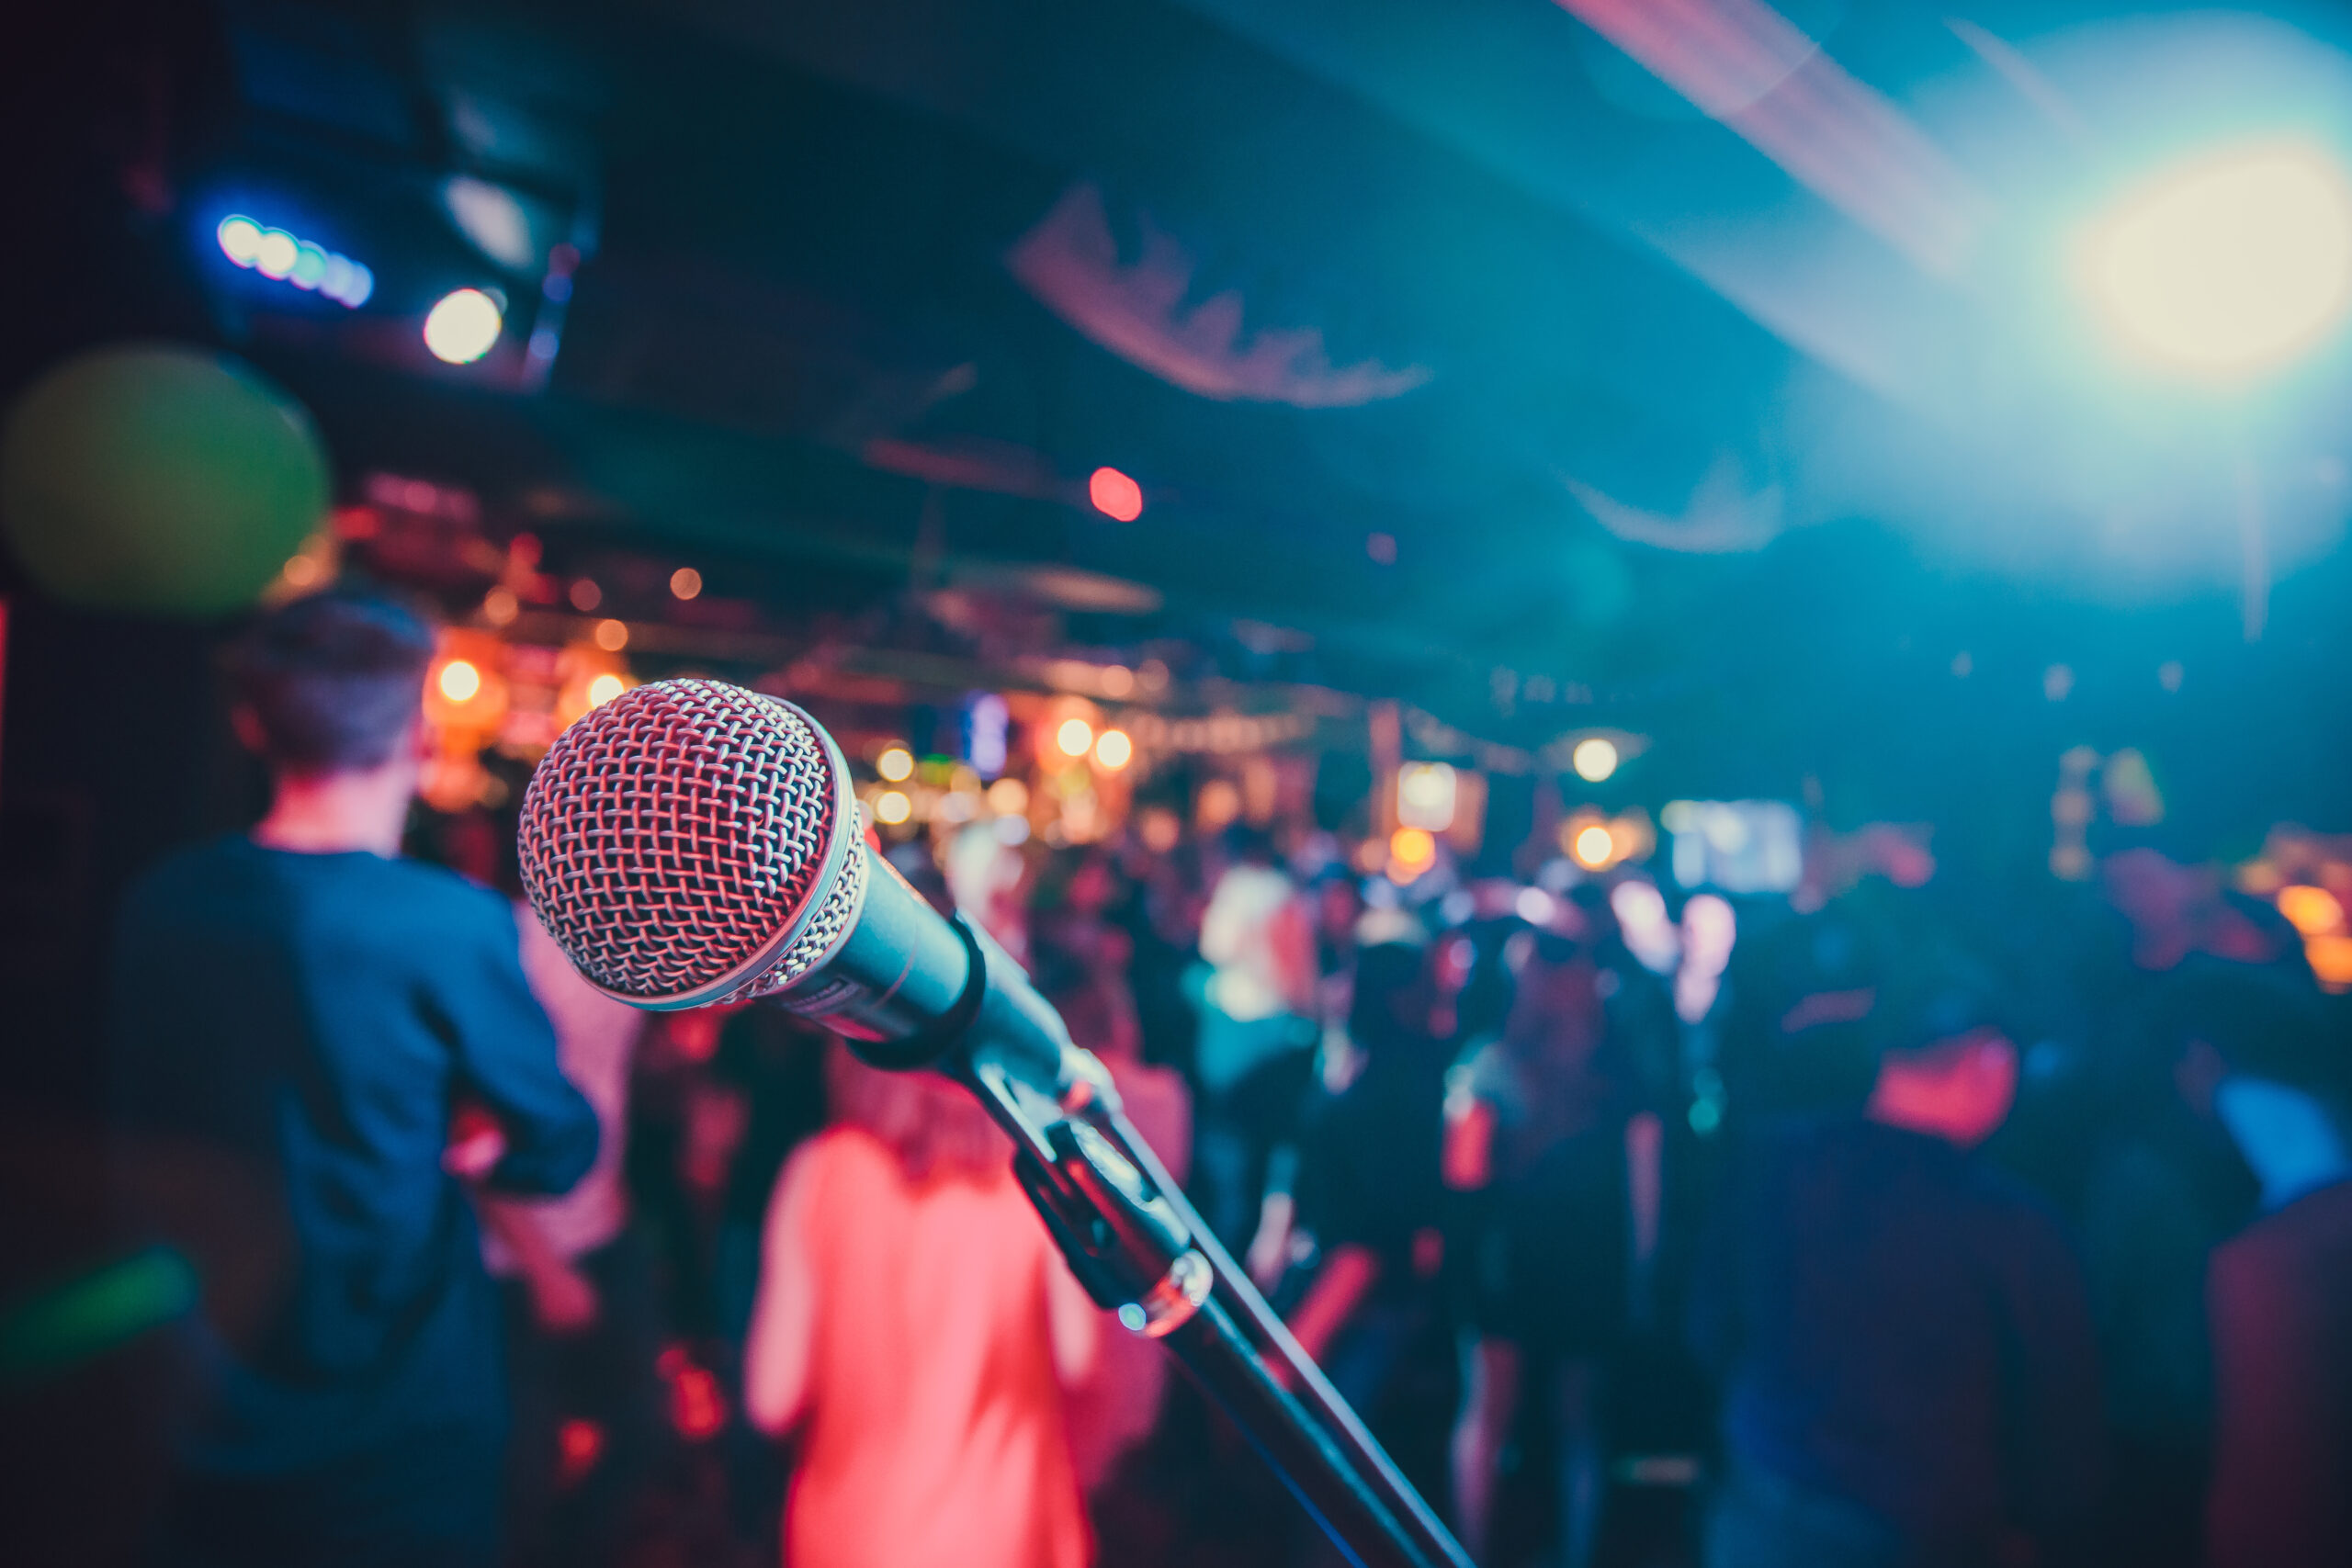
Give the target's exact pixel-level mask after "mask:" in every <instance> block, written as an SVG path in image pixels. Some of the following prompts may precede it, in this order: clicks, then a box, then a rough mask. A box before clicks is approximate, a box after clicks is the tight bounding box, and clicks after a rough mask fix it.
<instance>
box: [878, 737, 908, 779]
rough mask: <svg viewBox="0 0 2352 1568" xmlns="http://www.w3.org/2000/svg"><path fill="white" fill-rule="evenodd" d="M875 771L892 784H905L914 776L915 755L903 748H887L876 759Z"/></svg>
mask: <svg viewBox="0 0 2352 1568" xmlns="http://www.w3.org/2000/svg"><path fill="white" fill-rule="evenodd" d="M874 771H875V772H876V773H880V774H881V775H882V776H883V777H884V778H886V779H888V780H889V781H890V782H891V783H892V784H899V783H903V782H904V781H906V780H908V779H910V778H912V777H913V776H914V772H915V754H914V753H913V752H912V751H910V750H907V749H906V748H905V747H903V746H888V747H885V748H884V749H883V751H882V754H881V755H880V756H878V757H876V758H875V759H874Z"/></svg>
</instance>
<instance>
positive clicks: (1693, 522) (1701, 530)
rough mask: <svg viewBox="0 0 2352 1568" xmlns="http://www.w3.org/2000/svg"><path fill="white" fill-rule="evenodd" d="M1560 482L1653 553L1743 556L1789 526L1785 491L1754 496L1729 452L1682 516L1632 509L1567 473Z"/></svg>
mask: <svg viewBox="0 0 2352 1568" xmlns="http://www.w3.org/2000/svg"><path fill="white" fill-rule="evenodd" d="M1560 482H1561V483H1563V484H1565V485H1566V486H1567V487H1568V493H1569V494H1570V495H1573V496H1575V497H1576V498H1577V504H1578V505H1580V506H1582V507H1583V508H1584V509H1585V511H1586V512H1588V513H1590V514H1591V516H1592V520H1593V521H1594V522H1596V523H1598V524H1600V525H1601V526H1602V527H1603V528H1606V529H1608V530H1609V531H1610V532H1611V534H1614V535H1615V536H1617V537H1619V538H1621V539H1623V540H1624V541H1625V542H1626V543H1628V544H1633V545H1647V546H1649V547H1651V548H1653V549H1660V550H1676V551H1679V552H1680V553H1682V554H1684V555H1694V556H1721V555H1745V554H1748V553H1750V552H1753V551H1756V550H1760V549H1762V548H1763V547H1765V546H1767V545H1769V544H1770V543H1771V542H1772V541H1773V540H1774V539H1776V538H1778V537H1780V536H1781V531H1782V529H1783V528H1785V527H1786V526H1787V524H1786V522H1785V520H1784V517H1783V511H1784V508H1783V505H1782V498H1781V487H1780V486H1779V485H1776V484H1775V485H1767V486H1765V487H1764V488H1763V489H1762V490H1759V491H1752V492H1751V491H1749V490H1748V489H1747V484H1746V481H1745V476H1743V475H1742V474H1741V472H1740V467H1739V460H1738V459H1737V458H1736V457H1733V456H1732V455H1731V454H1730V453H1728V452H1726V453H1724V454H1722V455H1720V456H1719V457H1716V458H1715V460H1714V461H1713V463H1711V464H1709V465H1708V468H1707V471H1706V473H1705V474H1704V475H1703V476H1702V477H1701V479H1700V480H1699V484H1698V488H1697V489H1695V490H1693V491H1691V501H1690V504H1689V505H1687V506H1685V507H1684V508H1683V509H1682V515H1681V516H1679V517H1667V516H1662V515H1660V514H1659V513H1655V512H1645V511H1643V510H1642V509H1641V508H1640V507H1636V506H1628V505H1626V504H1625V503H1624V502H1621V501H1617V500H1614V499H1613V498H1611V497H1610V496H1608V495H1606V494H1604V493H1602V492H1601V491H1599V490H1596V489H1594V488H1593V487H1592V486H1591V485H1589V484H1587V483H1585V482H1584V481H1583V480H1582V479H1572V478H1570V477H1568V476H1567V475H1566V474H1563V475H1561V476H1560Z"/></svg>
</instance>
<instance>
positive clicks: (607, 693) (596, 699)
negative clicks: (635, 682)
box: [588, 670, 628, 708]
mask: <svg viewBox="0 0 2352 1568" xmlns="http://www.w3.org/2000/svg"><path fill="white" fill-rule="evenodd" d="M627 690H628V682H626V681H624V680H622V679H621V678H620V677H619V676H617V675H616V674H614V673H613V672H612V671H609V670H607V671H605V673H603V674H602V675H599V676H597V677H596V678H595V679H594V680H593V681H591V682H588V705H589V706H590V707H592V708H600V707H603V706H604V705H605V704H606V703H608V702H611V701H612V700H613V699H614V698H615V697H617V696H619V695H620V694H622V693H623V692H625V691H627Z"/></svg>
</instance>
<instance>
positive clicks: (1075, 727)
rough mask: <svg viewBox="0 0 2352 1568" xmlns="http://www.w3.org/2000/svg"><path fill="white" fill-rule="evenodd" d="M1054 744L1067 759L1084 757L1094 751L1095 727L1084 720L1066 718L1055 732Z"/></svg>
mask: <svg viewBox="0 0 2352 1568" xmlns="http://www.w3.org/2000/svg"><path fill="white" fill-rule="evenodd" d="M1054 744H1055V745H1057V746H1058V747H1060V748H1061V750H1062V755H1063V756H1065V757H1083V756H1085V755H1086V753H1087V752H1088V751H1090V750H1092V749H1093V746H1094V727H1093V726H1092V725H1091V724H1089V723H1087V722H1086V720H1084V719H1082V718H1066V719H1064V720H1062V722H1061V724H1060V725H1059V727H1057V728H1056V729H1055V731H1054Z"/></svg>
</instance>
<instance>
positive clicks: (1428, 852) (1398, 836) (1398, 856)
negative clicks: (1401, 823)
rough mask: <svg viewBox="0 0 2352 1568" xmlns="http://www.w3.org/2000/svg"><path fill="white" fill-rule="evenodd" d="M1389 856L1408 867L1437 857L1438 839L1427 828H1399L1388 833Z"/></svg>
mask: <svg viewBox="0 0 2352 1568" xmlns="http://www.w3.org/2000/svg"><path fill="white" fill-rule="evenodd" d="M1388 858H1389V859H1390V860H1392V861H1394V862H1395V863H1397V865H1399V866H1403V867H1406V868H1408V869H1411V868H1416V867H1419V866H1425V865H1427V864H1429V863H1430V862H1431V861H1433V860H1435V859H1437V840H1436V839H1435V838H1434V837H1432V836H1431V835H1430V832H1429V830H1428V829H1425V828H1399V829H1397V830H1396V831H1395V832H1394V833H1391V834H1390V835H1388Z"/></svg>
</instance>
